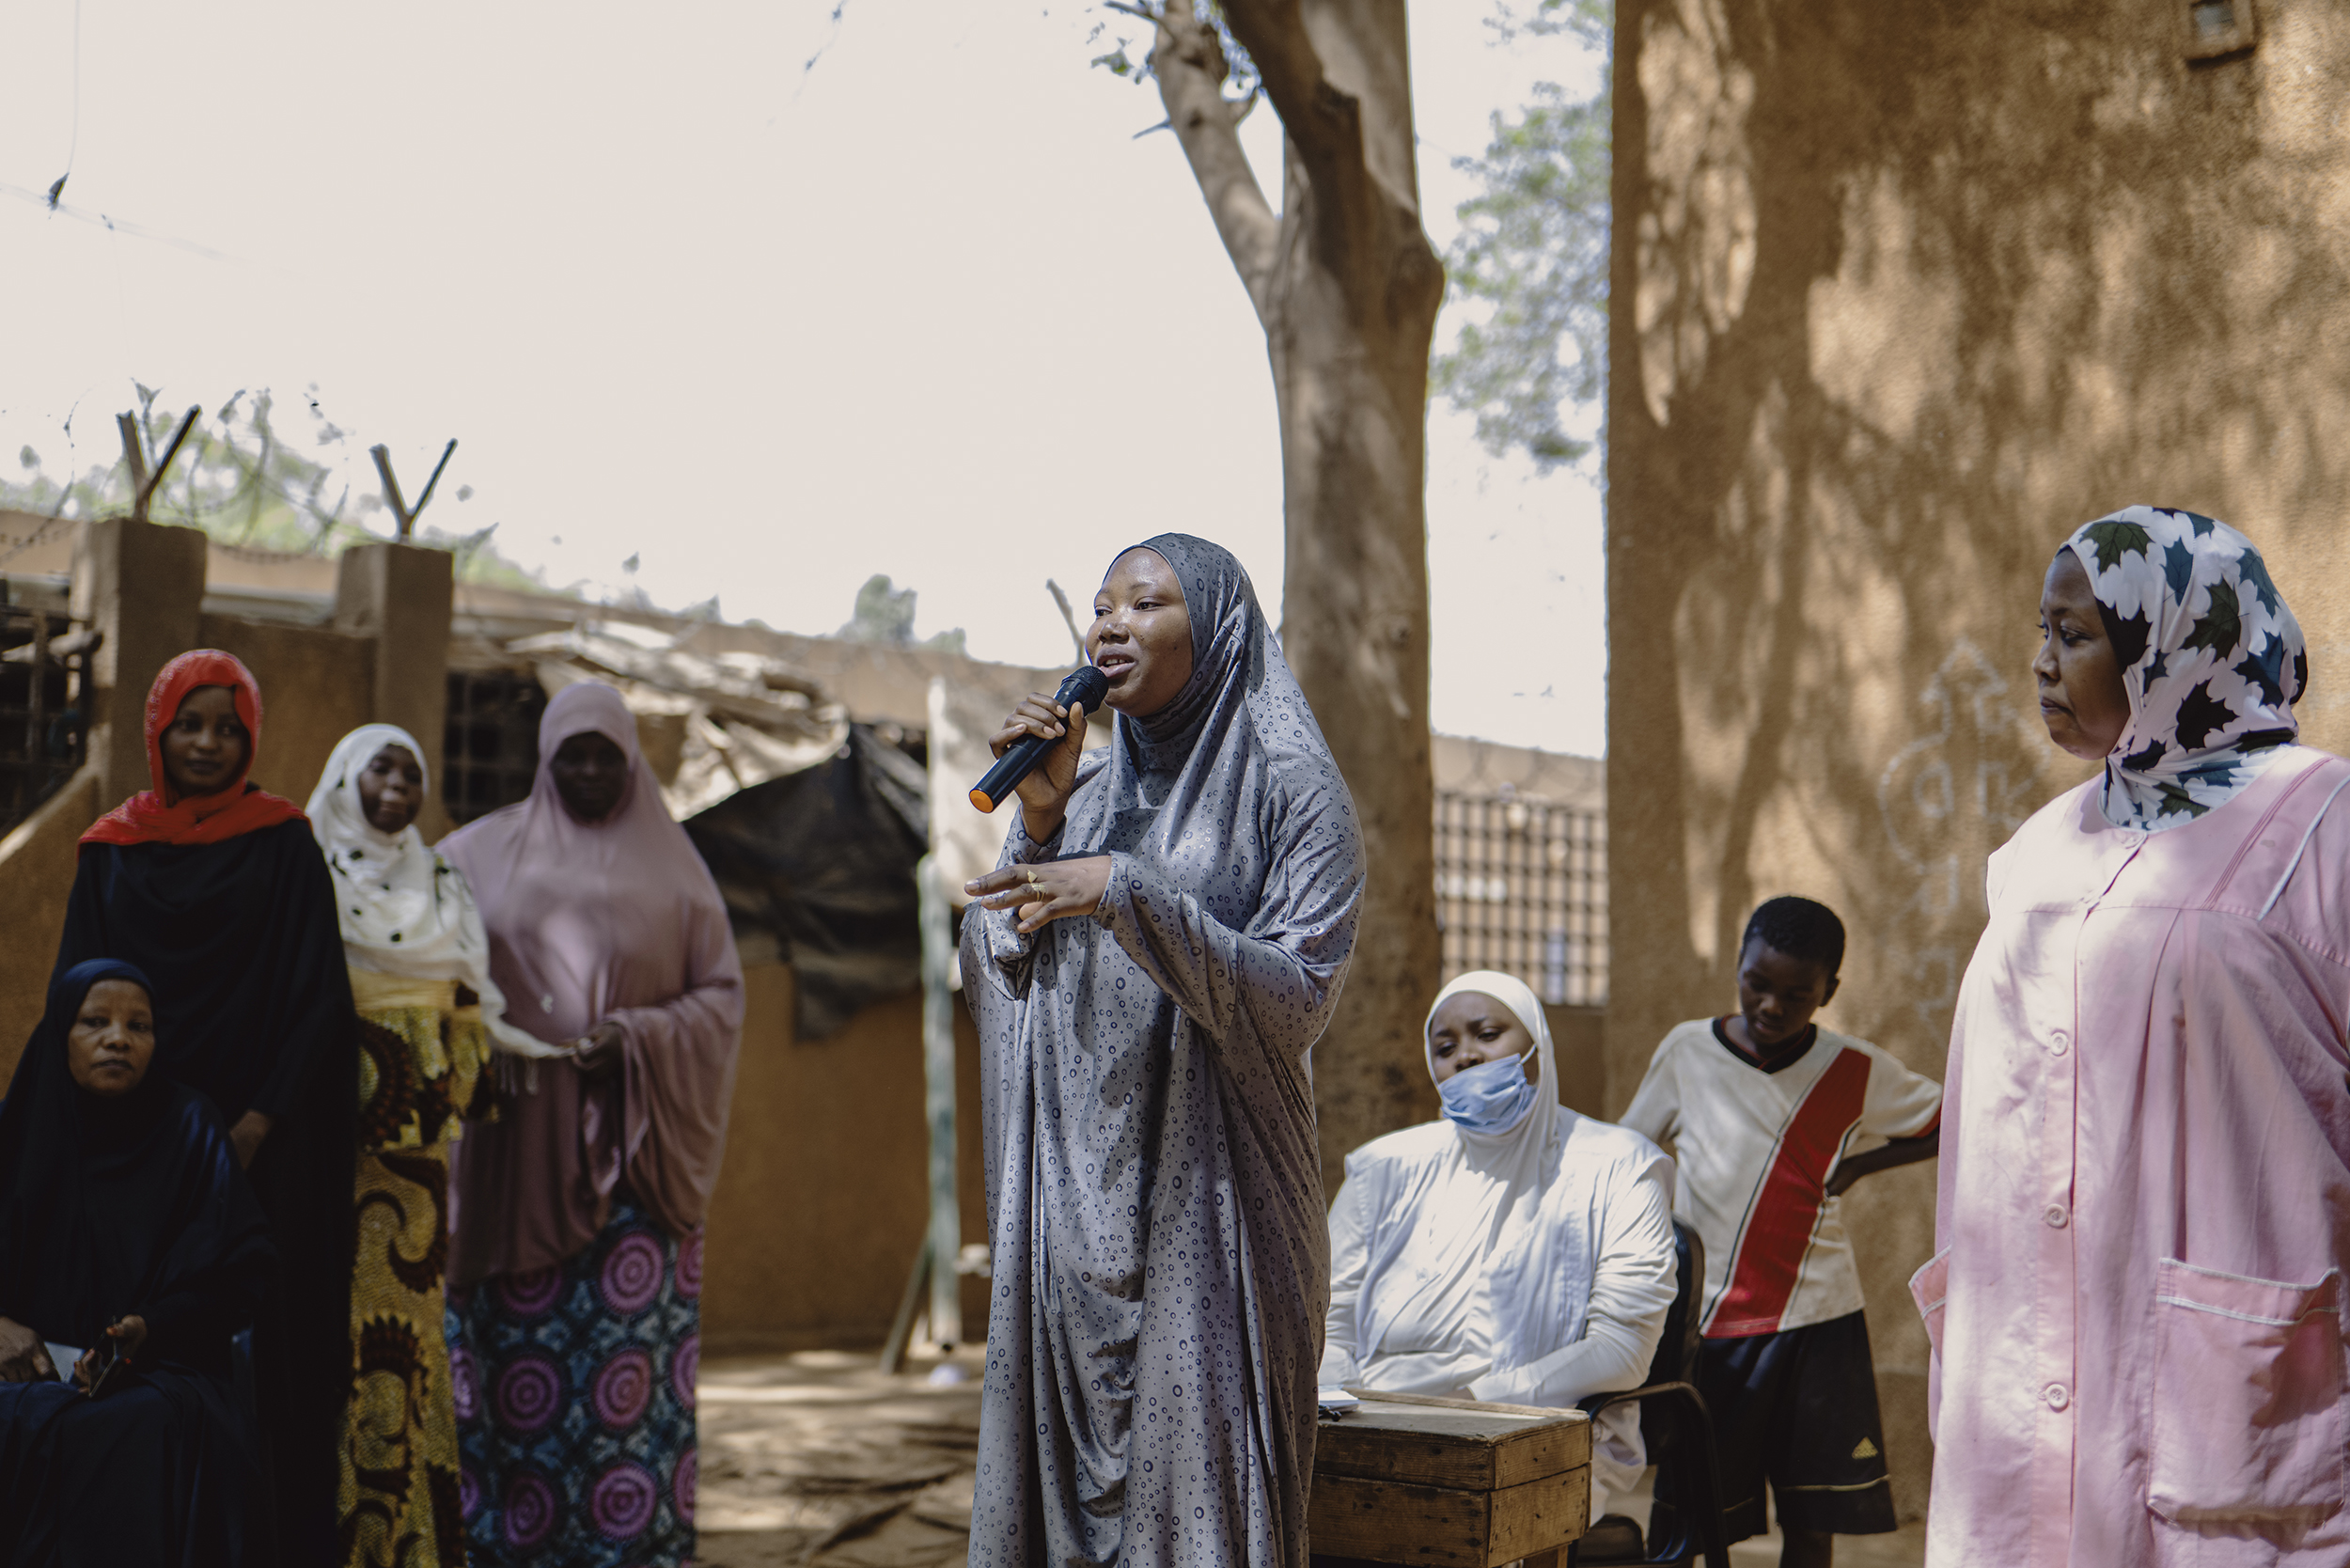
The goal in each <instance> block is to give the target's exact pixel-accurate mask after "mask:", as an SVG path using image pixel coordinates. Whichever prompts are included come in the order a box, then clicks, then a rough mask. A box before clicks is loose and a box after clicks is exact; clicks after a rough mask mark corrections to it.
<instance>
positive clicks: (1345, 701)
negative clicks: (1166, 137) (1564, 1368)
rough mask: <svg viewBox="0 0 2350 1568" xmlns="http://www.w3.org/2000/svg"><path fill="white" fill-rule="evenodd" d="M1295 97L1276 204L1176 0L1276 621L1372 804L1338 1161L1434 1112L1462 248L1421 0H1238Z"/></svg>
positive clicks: (1274, 74)
mask: <svg viewBox="0 0 2350 1568" xmlns="http://www.w3.org/2000/svg"><path fill="white" fill-rule="evenodd" d="M1223 9H1224V15H1225V19H1226V21H1227V22H1228V23H1229V24H1230V27H1231V30H1232V35H1233V37H1234V38H1236V39H1239V40H1240V42H1241V44H1242V45H1243V47H1245V48H1246V50H1247V51H1248V54H1249V56H1250V57H1251V58H1252V59H1253V60H1254V61H1255V62H1256V64H1257V67H1258V69H1259V71H1261V74H1262V77H1263V84H1264V92H1265V95H1266V96H1267V97H1268V98H1269V99H1271V101H1272V102H1273V106H1274V109H1275V111H1276V112H1277V113H1278V114H1279V115H1280V117H1281V126H1282V130H1283V133H1284V138H1285V139H1284V147H1283V162H1284V165H1285V173H1284V189H1283V192H1282V201H1281V212H1279V213H1278V214H1276V213H1275V212H1273V210H1272V208H1271V206H1270V204H1269V203H1268V202H1267V201H1266V200H1265V196H1264V193H1263V192H1262V191H1261V189H1259V187H1258V184H1257V180H1256V177H1255V176H1254V174H1253V173H1251V171H1250V169H1249V166H1248V163H1247V160H1246V157H1245V156H1244V155H1243V154H1242V151H1241V147H1240V139H1239V135H1238V126H1239V121H1240V117H1241V115H1242V114H1244V113H1246V107H1245V106H1244V105H1236V104H1232V103H1230V102H1226V101H1225V98H1224V96H1223V90H1222V89H1223V84H1224V81H1225V77H1226V74H1227V71H1226V62H1225V58H1224V52H1223V48H1222V45H1221V44H1220V43H1219V41H1218V40H1217V38H1216V35H1215V33H1214V29H1213V28H1212V27H1211V26H1209V25H1208V24H1205V23H1202V22H1200V21H1199V20H1198V19H1197V18H1196V17H1195V16H1194V14H1193V10H1192V0H1167V4H1166V5H1165V7H1164V8H1163V11H1162V14H1160V15H1159V16H1158V18H1157V22H1158V39H1157V44H1156V47H1155V49H1154V52H1153V54H1152V66H1153V69H1154V71H1155V74H1156V77H1157V81H1158V84H1159V92H1160V96H1161V97H1162V99H1163V100H1164V101H1165V102H1166V104H1167V123H1168V125H1169V127H1170V128H1171V129H1173V131H1174V132H1175V134H1176V137H1177V139H1178V140H1179V141H1181V142H1182V144H1183V153H1184V156H1185V157H1187V158H1188V159H1189V160H1190V162H1191V167H1192V172H1193V174H1194V175H1195V176H1197V178H1198V180H1199V191H1200V195H1201V196H1202V197H1203V198H1204V199H1205V200H1206V202H1207V204H1208V210H1209V212H1210V213H1211V214H1212V215H1213V216H1214V219H1215V225H1216V229H1217V232H1218V233H1219V234H1220V235H1221V236H1222V237H1223V240H1224V244H1225V248H1226V250H1227V251H1228V252H1230V256H1231V259H1232V265H1233V267H1234V268H1235V269H1236V270H1237V271H1238V272H1239V274H1240V279H1241V282H1242V284H1243V285H1244V286H1245V287H1246V289H1247V290H1248V297H1249V300H1250V302H1251V303H1253V304H1254V305H1255V306H1256V308H1257V318H1258V320H1259V321H1261V322H1262V323H1263V325H1264V331H1265V343H1266V348H1267V351H1268V353H1269V354H1270V356H1271V358H1272V362H1273V384H1274V393H1275V397H1276V399H1277V403H1278V406H1279V409H1280V416H1281V460H1282V490H1283V506H1284V511H1285V513H1286V520H1287V545H1288V552H1287V554H1288V562H1287V570H1286V573H1285V576H1286V587H1285V589H1284V592H1283V596H1282V606H1281V609H1282V623H1281V641H1282V647H1283V649H1284V651H1286V652H1287V654H1288V656H1289V661H1290V665H1291V666H1292V667H1293V669H1294V670H1295V671H1296V673H1297V679H1298V683H1299V685H1301V686H1302V687H1303V688H1304V689H1305V693H1306V698H1307V700H1308V701H1309V702H1311V703H1312V704H1313V709H1314V715H1315V717H1316V718H1318V719H1319V720H1320V721H1321V723H1322V729H1323V733H1324V735H1326V736H1327V737H1328V738H1329V742H1330V749H1331V751H1332V752H1333V753H1334V754H1335V755H1336V757H1337V759H1338V762H1339V767H1340V770H1341V771H1342V772H1343V773H1344V774H1345V775H1346V781H1347V784H1348V786H1349V787H1350V788H1351V789H1352V790H1353V792H1354V795H1355V809H1356V810H1357V812H1358V813H1359V814H1360V816H1361V820H1362V826H1363V838H1364V841H1365V843H1366V846H1367V848H1368V851H1369V859H1370V874H1369V885H1368V886H1367V887H1366V888H1365V891H1364V897H1363V910H1362V925H1361V929H1360V933H1359V935H1358V936H1357V937H1356V939H1355V962H1354V966H1353V968H1352V969H1351V970H1350V971H1349V973H1348V976H1347V980H1346V989H1345V992H1344V993H1343V995H1342V996H1341V997H1340V1003H1339V1009H1338V1012H1337V1015H1336V1017H1335V1018H1334V1020H1333V1021H1332V1023H1331V1026H1330V1032H1329V1034H1328V1036H1327V1037H1326V1038H1325V1039H1324V1041H1323V1043H1321V1044H1320V1045H1319V1046H1317V1047H1316V1048H1315V1052H1314V1087H1315V1094H1316V1097H1317V1100H1318V1102H1319V1106H1318V1108H1319V1111H1320V1119H1321V1137H1322V1164H1323V1172H1324V1180H1325V1182H1327V1183H1328V1184H1330V1186H1331V1187H1332V1188H1333V1189H1335V1187H1336V1184H1337V1182H1338V1179H1339V1176H1340V1162H1341V1161H1342V1160H1343V1159H1344V1158H1345V1156H1346V1154H1347V1152H1349V1151H1350V1150H1353V1149H1354V1148H1355V1147H1356V1146H1357V1145H1359V1144H1361V1143H1362V1142H1364V1141H1365V1140H1366V1139H1369V1138H1371V1137H1377V1136H1378V1135H1379V1134H1381V1133H1384V1132H1388V1131H1391V1130H1392V1129H1394V1128H1396V1127H1400V1126H1402V1125H1404V1124H1406V1123H1408V1122H1411V1121H1418V1120H1421V1119H1423V1118H1425V1117H1426V1116H1428V1115H1429V1114H1431V1112H1432V1110H1433V1107H1434V1091H1433V1090H1431V1089H1430V1088H1429V1084H1428V1077H1427V1074H1426V1072H1425V1070H1424V1069H1423V1067H1422V1065H1421V1061H1422V1057H1421V1045H1420V1029H1419V1025H1420V1016H1421V1012H1422V1011H1423V1010H1424V1009H1425V1008H1426V1007H1427V1005H1428V1001H1429V998H1430V997H1431V996H1434V994H1435V989H1436V976H1437V969H1438V964H1439V962H1440V953H1439V944H1438V935H1437V930H1436V910H1435V842H1434V839H1435V833H1434V814H1435V784H1434V776H1433V774H1432V772H1431V765H1430V756H1429V749H1430V748H1429V739H1428V542H1427V519H1426V515H1425V512H1424V510H1423V508H1422V491H1423V488H1424V486H1423V480H1424V473H1425V465H1426V433H1427V413H1426V410H1427V400H1428V349H1429V341H1430V338H1431V337H1432V335H1433V334H1434V329H1435V321H1436V309H1437V306H1439V305H1440V304H1441V303H1442V302H1443V298H1444V268H1443V266H1442V264H1441V263H1439V262H1438V261H1437V259H1436V255H1435V252H1434V249H1433V248H1432V247H1431V246H1430V245H1429V243H1428V237H1427V235H1426V234H1425V233H1423V232H1422V231H1421V228H1420V224H1419V198H1418V169H1417V165H1416V162H1415V158H1414V150H1413V134H1412V98H1411V75H1410V71H1409V61H1408V52H1407V34H1406V29H1405V25H1404V9H1403V0H1224V8H1223Z"/></svg>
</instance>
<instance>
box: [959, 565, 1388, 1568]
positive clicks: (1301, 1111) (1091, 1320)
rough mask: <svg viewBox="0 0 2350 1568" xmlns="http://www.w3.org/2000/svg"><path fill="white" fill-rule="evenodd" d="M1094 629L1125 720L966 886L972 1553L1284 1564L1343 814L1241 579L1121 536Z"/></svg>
mask: <svg viewBox="0 0 2350 1568" xmlns="http://www.w3.org/2000/svg"><path fill="white" fill-rule="evenodd" d="M1087 651H1088V653H1089V656H1090V657H1091V659H1092V661H1093V664H1094V666H1095V667H1096V668H1097V669H1099V670H1101V671H1102V672H1103V674H1104V675H1105V676H1107V677H1108V679H1109V694H1108V698H1107V699H1106V700H1107V705H1108V706H1109V707H1110V708H1111V709H1113V710H1115V712H1116V720H1115V731H1116V732H1115V736H1114V738H1113V739H1112V741H1111V743H1110V744H1109V745H1107V746H1104V747H1102V748H1100V749H1098V750H1095V751H1089V752H1081V747H1082V745H1083V744H1084V738H1085V730H1086V715H1085V714H1083V713H1076V712H1069V711H1065V710H1063V709H1061V708H1060V707H1059V705H1058V704H1057V703H1055V702H1054V701H1053V700H1052V699H1051V698H1047V697H1043V696H1042V695H1039V696H1036V697H1031V698H1028V700H1027V701H1026V702H1024V703H1022V704H1021V706H1020V708H1019V709H1018V710H1017V711H1016V712H1015V713H1013V714H1012V715H1011V718H1010V719H1009V720H1008V721H1007V722H1006V725H1005V728H1004V729H1003V730H1002V731H1001V732H999V733H998V734H997V735H996V736H995V740H994V742H993V744H994V745H995V748H996V751H997V753H998V754H999V755H1000V754H1001V753H1002V751H1003V750H1004V748H1005V747H1006V746H1008V745H1011V743H1012V742H1014V741H1016V740H1018V739H1019V738H1020V737H1022V736H1023V735H1026V734H1034V735H1041V736H1043V737H1045V738H1047V739H1056V738H1058V739H1059V740H1061V742H1062V744H1061V745H1059V746H1057V747H1056V748H1054V749H1053V750H1052V751H1051V752H1049V753H1047V755H1046V759H1045V760H1044V761H1043V762H1042V764H1041V765H1040V766H1039V767H1038V768H1037V770H1036V771H1035V772H1034V773H1031V774H1030V775H1029V776H1028V777H1027V780H1026V782H1025V783H1023V784H1022V786H1021V800H1020V814H1019V817H1018V819H1017V820H1016V821H1015V822H1014V823H1012V826H1011V832H1010V834H1009V836H1008V837H1007V839H1006V840H1005V843H1004V855H1003V860H1002V863H1001V865H1000V867H999V869H998V870H995V871H993V872H990V873H989V874H988V875H987V876H984V877H981V878H979V880H978V881H977V882H974V883H972V884H971V885H970V890H971V891H972V892H973V893H974V894H975V895H979V898H980V905H981V906H980V907H974V908H973V909H972V910H971V911H970V912H969V914H968V917H966V918H965V919H964V925H963V972H964V996H966V997H968V998H969V999H970V1002H971V1008H972V1011H973V1012H974V1013H975V1014H976V1015H977V1017H978V1019H979V1038H980V1049H981V1052H982V1058H981V1072H982V1076H983V1082H984V1086H985V1098H986V1104H985V1107H984V1110H985V1119H986V1137H987V1208H988V1223H989V1233H990V1235H991V1237H992V1239H993V1243H994V1249H995V1303H994V1306H993V1308H992V1309H991V1311H990V1313H989V1316H988V1328H987V1387H986V1389H985V1391H984V1399H983V1403H982V1404H981V1406H980V1415H979V1483H978V1490H977V1492H976V1494H975V1501H974V1507H973V1510H972V1515H971V1561H972V1564H973V1565H974V1568H1046V1565H1049V1568H1076V1565H1078V1564H1089V1563H1099V1564H1105V1565H1106V1564H1110V1563H1116V1564H1118V1565H1119V1568H1192V1565H1194V1564H1199V1563H1218V1564H1224V1565H1227V1568H1306V1560H1307V1546H1306V1494H1307V1486H1308V1482H1310V1480H1311V1479H1312V1478H1311V1471H1312V1467H1313V1451H1314V1418H1315V1402H1314V1367H1315V1363H1316V1361H1317V1360H1318V1358H1319V1356H1320V1354H1321V1345H1320V1344H1319V1342H1318V1341H1319V1340H1320V1337H1321V1330H1322V1314H1323V1309H1324V1302H1325V1300H1326V1298H1327V1294H1328V1289H1329V1286H1328V1280H1329V1244H1328V1239H1327V1229H1326V1225H1325V1221H1324V1214H1323V1200H1322V1172H1321V1161H1320V1156H1319V1154H1318V1152H1317V1150H1316V1147H1315V1139H1314V1106H1313V1088H1312V1084H1311V1081H1310V1080H1309V1078H1308V1074H1307V1068H1306V1053H1307V1051H1308V1049H1309V1048H1310V1047H1311V1046H1312V1044H1313V1043H1314V1041H1315V1039H1316V1038H1317V1037H1318V1036H1319V1035H1320V1034H1321V1033H1322V1031H1323V1028H1324V1026H1325V1025H1326V1024H1327V1023H1328V1022H1329V1018H1330V1010H1331V1008H1332V1007H1333V1006H1334V1005H1335V1004H1336V1002H1337V1000H1338V995H1339V985H1340V981H1341V980H1343V978H1344V977H1345V974H1346V964H1347V960H1348V958H1349V957H1350V956H1351V954H1352V952H1353V949H1354V945H1355V912H1356V909H1357V907H1358V906H1359V904H1360V902H1361V898H1362V886H1363V859H1362V839H1361V835H1360V833H1359V832H1358V831H1357V829H1356V826H1355V808H1354V802H1353V800H1352V799H1351V798H1350V797H1349V795H1348V794H1347V791H1346V784H1345V781H1344V780H1343V779H1341V778H1340V776H1339V770H1338V766H1337V764H1336V763H1334V762H1333V761H1332V760H1330V751H1329V748H1328V747H1327V746H1326V745H1324V744H1323V740H1322V730H1321V729H1320V728H1319V727H1318V726H1317V725H1316V724H1315V723H1314V716H1313V714H1312V713H1311V712H1309V711H1308V708H1307V706H1306V699H1305V698H1304V696H1303V695H1302V694H1301V693H1300V692H1299V691H1298V689H1297V682H1296V681H1295V680H1293V678H1292V677H1291V675H1290V670H1289V666H1288V664H1287V663H1286V662H1285V661H1284V660H1283V659H1282V657H1281V650H1280V646H1279V644H1278V643H1277V642H1276V641H1275V640H1274V636H1273V629H1272V628H1271V627H1270V626H1268V625H1267V624H1266V623H1265V619H1264V613H1263V611H1261V609H1259V608H1258V605H1257V596H1256V592H1255V590H1254V589H1253V588H1250V587H1249V584H1248V577H1247V574H1246V572H1243V571H1242V570H1241V568H1240V563H1239V562H1238V561H1236V560H1234V559H1233V558H1232V557H1231V556H1230V554H1229V553H1228V552H1226V551H1224V550H1222V549H1220V548H1218V547H1217V546H1215V545H1214V544H1210V543H1209V542H1207V541H1205V540H1199V539H1193V538H1191V537H1189V536H1188V535H1183V534H1162V535H1160V536H1159V537H1158V538H1156V539H1152V540H1150V541H1146V542H1145V543H1143V544H1140V545H1137V546H1136V547H1135V548H1134V549H1131V550H1128V551H1126V552H1125V553H1124V554H1122V555H1120V557H1118V558H1117V560H1115V561H1114V562H1112V563H1111V567H1110V572H1109V574H1108V576H1107V577H1106V578H1105V580H1104V582H1103V584H1102V588H1101V591H1100V593H1099V594H1097V595H1096V597H1095V600H1094V620H1093V627H1092V630H1091V632H1090V634H1089V636H1088V638H1087Z"/></svg>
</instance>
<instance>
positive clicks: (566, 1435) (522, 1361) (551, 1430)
mask: <svg viewBox="0 0 2350 1568" xmlns="http://www.w3.org/2000/svg"><path fill="white" fill-rule="evenodd" d="M701 1261H702V1236H701V1232H700V1231H695V1232H694V1233H693V1234H692V1235H691V1236H688V1237H687V1238H685V1240H683V1241H682V1242H681V1241H678V1240H676V1239H674V1238H672V1237H671V1236H669V1235H668V1234H667V1233H666V1231H663V1230H662V1229H661V1228H660V1227H659V1226H657V1225H655V1224H653V1223H652V1222H651V1221H650V1219H649V1218H647V1217H646V1215H644V1214H643V1213H642V1212H640V1211H639V1210H637V1209H636V1208H635V1207H634V1206H632V1205H630V1204H629V1203H627V1202H625V1201H616V1202H615V1203H614V1204H613V1206H612V1222H611V1223H610V1224H609V1225H607V1226H605V1227H604V1229H603V1231H602V1232H601V1233H599V1234H598V1235H597V1237H596V1239H595V1242H594V1244H593V1245H592V1246H590V1247H587V1249H586V1250H584V1251H582V1252H580V1253H579V1254H578V1255H577V1256H575V1257H572V1258H570V1259H567V1260H566V1261H565V1262H563V1263H562V1264H561V1265H560V1266H558V1267H554V1268H544V1269H535V1270H532V1271H530V1272H528V1273H524V1274H508V1275H500V1276H497V1277H496V1278H491V1279H486V1280H483V1281H482V1282H481V1283H480V1284H478V1285H477V1286H475V1287H474V1288H473V1289H472V1290H470V1291H463V1292H461V1291H458V1290H455V1289H453V1288H452V1289H451V1290H450V1292H449V1296H448V1354H449V1383H450V1388H451V1391H452V1392H453V1393H454V1395H455V1396H456V1403H457V1427H458V1449H459V1452H460V1453H461V1455H462V1460H463V1468H462V1471H461V1472H460V1474H459V1479H458V1486H459V1498H460V1504H461V1506H462V1510H463V1514H464V1520H465V1534H466V1542H467V1544H468V1546H469V1547H470V1550H471V1557H472V1560H473V1562H474V1563H475V1565H476V1568H488V1565H499V1564H511V1565H514V1568H524V1565H539V1564H545V1565H548V1568H554V1565H557V1564H559V1565H561V1568H682V1565H684V1564H687V1563H690V1562H691V1561H692V1560H693V1557H694V1479H695V1467H696V1454H695V1443H696V1428H695V1419H694V1378H695V1373H696V1371H697V1368H698V1367H699V1364H700V1360H701V1307H700V1296H701Z"/></svg>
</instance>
